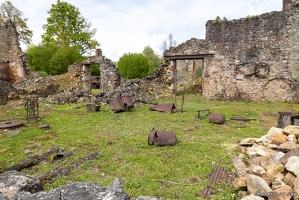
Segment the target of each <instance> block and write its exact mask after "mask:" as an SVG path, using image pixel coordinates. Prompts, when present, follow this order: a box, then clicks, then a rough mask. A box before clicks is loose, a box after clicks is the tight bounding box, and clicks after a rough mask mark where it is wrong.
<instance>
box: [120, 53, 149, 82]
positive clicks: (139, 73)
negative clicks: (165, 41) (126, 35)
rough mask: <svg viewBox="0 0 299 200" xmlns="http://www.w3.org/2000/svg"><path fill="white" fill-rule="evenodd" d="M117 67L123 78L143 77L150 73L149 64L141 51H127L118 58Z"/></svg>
mask: <svg viewBox="0 0 299 200" xmlns="http://www.w3.org/2000/svg"><path fill="white" fill-rule="evenodd" d="M117 69H118V71H119V72H120V73H121V75H122V77H124V78H127V79H134V78H144V77H146V76H147V75H149V74H150V72H151V65H150V64H149V61H148V59H147V58H146V57H145V56H144V55H142V54H141V53H128V54H124V55H123V56H122V57H121V58H120V59H119V61H118V63H117Z"/></svg>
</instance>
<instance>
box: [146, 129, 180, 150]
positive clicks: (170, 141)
mask: <svg viewBox="0 0 299 200" xmlns="http://www.w3.org/2000/svg"><path fill="white" fill-rule="evenodd" d="M148 144H149V145H155V146H165V145H171V146H172V145H175V144H176V135H175V134H174V133H173V132H167V131H158V130H155V129H153V130H152V131H151V133H150V134H149V136H148Z"/></svg>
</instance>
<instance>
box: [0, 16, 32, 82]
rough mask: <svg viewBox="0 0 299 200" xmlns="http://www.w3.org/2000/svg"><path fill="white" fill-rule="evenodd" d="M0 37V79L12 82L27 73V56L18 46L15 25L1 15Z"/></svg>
mask: <svg viewBox="0 0 299 200" xmlns="http://www.w3.org/2000/svg"><path fill="white" fill-rule="evenodd" d="M0 38H1V39H0V80H2V81H7V82H9V83H11V84H13V83H16V82H18V81H20V80H22V79H24V78H25V77H26V76H27V75H28V74H29V70H28V67H27V58H26V56H25V55H24V53H23V52H22V50H21V48H20V43H19V40H18V33H17V31H16V27H15V25H14V24H13V23H12V22H11V21H10V20H8V19H6V18H1V17H0Z"/></svg>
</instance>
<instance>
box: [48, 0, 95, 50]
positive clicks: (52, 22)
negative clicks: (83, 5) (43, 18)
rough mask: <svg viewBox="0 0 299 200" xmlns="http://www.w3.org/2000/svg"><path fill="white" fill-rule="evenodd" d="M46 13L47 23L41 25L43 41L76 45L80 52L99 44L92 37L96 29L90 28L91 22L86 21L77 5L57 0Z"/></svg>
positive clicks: (62, 44) (60, 44)
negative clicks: (43, 31)
mask: <svg viewBox="0 0 299 200" xmlns="http://www.w3.org/2000/svg"><path fill="white" fill-rule="evenodd" d="M48 14H49V15H50V16H49V17H48V18H47V23H46V24H44V25H43V29H44V30H45V33H44V34H43V35H42V42H43V43H48V42H50V43H54V44H55V45H59V46H72V47H76V48H77V49H78V50H79V52H80V53H81V54H86V53H90V51H91V50H92V49H95V48H96V46H98V45H99V43H98V42H97V41H96V40H95V39H92V38H93V37H94V36H95V33H96V29H91V23H89V22H87V21H86V19H85V18H84V17H83V16H82V15H81V13H80V11H79V9H78V8H77V7H75V6H73V5H71V4H69V3H67V2H63V1H60V0H57V3H56V4H52V7H51V9H50V11H48Z"/></svg>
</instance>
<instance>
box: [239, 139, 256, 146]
mask: <svg viewBox="0 0 299 200" xmlns="http://www.w3.org/2000/svg"><path fill="white" fill-rule="evenodd" d="M257 139H258V138H246V139H244V140H241V141H240V142H239V145H240V146H252V145H253V144H254V143H255V141H256V140H257Z"/></svg>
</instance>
